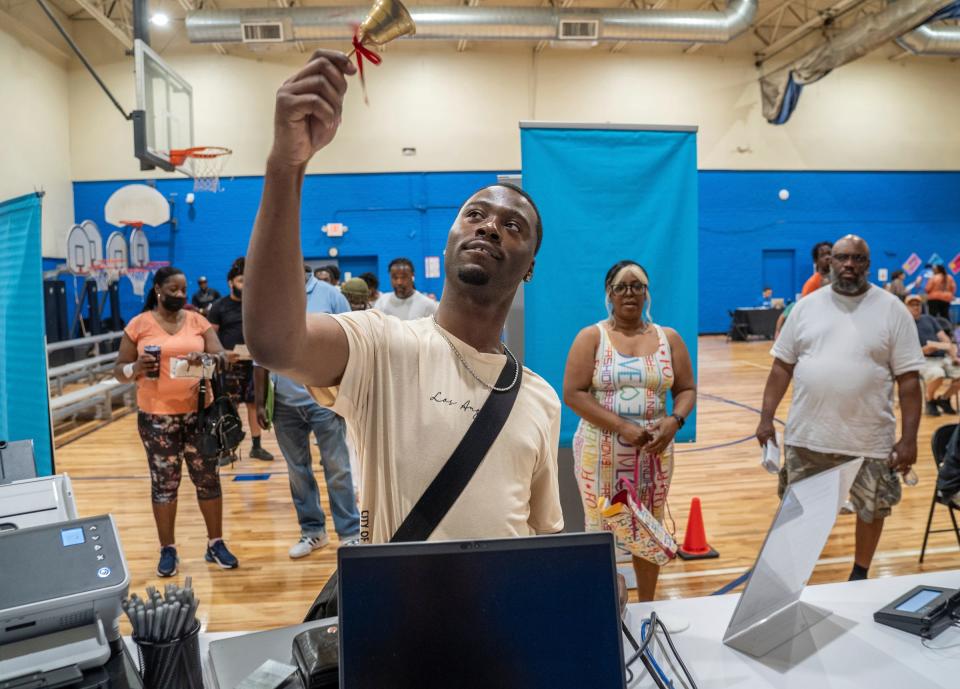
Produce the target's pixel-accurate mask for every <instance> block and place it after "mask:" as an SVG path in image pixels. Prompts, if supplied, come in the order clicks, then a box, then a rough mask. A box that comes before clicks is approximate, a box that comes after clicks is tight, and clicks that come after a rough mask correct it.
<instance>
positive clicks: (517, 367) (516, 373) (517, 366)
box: [433, 316, 520, 392]
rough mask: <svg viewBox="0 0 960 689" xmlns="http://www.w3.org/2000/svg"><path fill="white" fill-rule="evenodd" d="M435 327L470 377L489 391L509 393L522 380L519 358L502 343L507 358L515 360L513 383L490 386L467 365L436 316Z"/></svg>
mask: <svg viewBox="0 0 960 689" xmlns="http://www.w3.org/2000/svg"><path fill="white" fill-rule="evenodd" d="M433 327H434V328H436V329H437V332H438V333H440V337H442V338H443V340H444V342H446V343H447V345H448V346H449V347H450V349H451V350H452V351H453V353H454V354H456V355H457V358H458V359H459V360H460V363H461V364H463V367H464V368H465V369H467V370H468V371H469V372H470V375H471V376H473V377H474V378H476V379H477V382H479V383H480V384H481V385H482V386H483V387H485V388H487V389H489V390H493V391H494V392H509V391H510V390H512V389H513V386H514V385H516V384H517V380H519V378H520V362H518V361H517V357H515V356H514V355H513V352H511V351H510V348H509V347H507V345H505V344H504V343H503V342H501V343H500V346H501V347H503V350H504V352H506V354H507V356H509V357H510V358H511V359H513V366H514V371H513V382H512V383H510V385H508V386H507V387H505V388H498V387H497V386H496V385H490V384H489V383H488V382H486V381H485V380H484V379H483V378H481V377H480V376H478V375H477V372H476V371H474V370H473V369H472V368H470V364H468V363H467V360H466V359H464V358H463V355H462V354H461V353H460V352H459V350H458V349H457V348H456V347H454V346H453V343H452V342H451V341H450V338H448V337H447V336H446V335H445V334H444V333H443V329H442V328H441V327H440V324H439V323H437V317H436V316H433Z"/></svg>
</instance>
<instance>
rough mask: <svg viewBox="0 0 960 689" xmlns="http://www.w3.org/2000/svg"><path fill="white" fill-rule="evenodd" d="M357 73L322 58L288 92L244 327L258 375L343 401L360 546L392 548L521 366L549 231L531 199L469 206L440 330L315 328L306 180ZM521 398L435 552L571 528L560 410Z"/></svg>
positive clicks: (398, 325)
mask: <svg viewBox="0 0 960 689" xmlns="http://www.w3.org/2000/svg"><path fill="white" fill-rule="evenodd" d="M354 71H355V68H354V67H353V66H352V65H351V64H350V62H349V61H348V60H347V59H346V58H345V56H344V55H343V54H341V53H335V52H330V51H317V52H316V53H314V56H313V57H312V58H311V60H310V62H309V63H308V64H307V65H306V66H305V67H304V68H303V69H302V70H300V72H298V73H297V74H296V75H294V76H293V77H292V78H291V79H289V80H288V81H287V82H286V83H285V84H284V85H283V86H282V87H281V88H280V90H279V91H278V92H277V102H276V114H275V133H274V142H273V148H272V150H271V152H270V156H269V158H268V161H267V170H266V174H265V176H264V186H263V198H262V200H261V205H260V211H259V213H258V215H257V221H256V224H255V226H254V230H253V235H252V236H251V239H250V248H249V251H248V253H247V265H246V270H245V275H244V278H245V282H246V284H245V292H244V322H245V323H246V324H247V325H248V326H249V328H248V330H247V332H246V333H245V335H246V342H247V346H248V347H249V349H250V351H251V354H253V356H254V357H255V358H256V359H257V361H258V362H261V363H262V364H263V365H264V366H266V367H267V368H270V369H271V370H274V371H277V372H278V373H280V374H282V375H285V376H288V377H291V378H293V379H294V380H298V381H300V382H302V383H304V384H306V385H308V386H310V387H311V388H329V387H332V386H339V391H338V392H337V395H336V401H335V404H334V410H335V411H337V412H338V413H339V414H341V415H343V416H344V418H345V419H347V421H348V423H350V425H351V427H352V429H353V432H354V433H353V435H354V437H355V439H356V442H357V451H358V454H359V457H360V470H361V485H360V494H361V527H360V528H361V532H362V533H361V536H362V537H363V539H364V540H365V541H367V542H373V543H383V542H386V541H388V540H389V539H390V537H391V536H392V535H393V533H394V532H395V531H396V529H397V528H398V527H399V526H400V523H401V522H402V521H403V519H404V518H405V517H406V515H407V514H408V513H409V511H410V509H411V508H412V507H413V505H414V504H415V503H416V501H417V500H418V499H419V498H420V496H421V495H422V494H423V492H424V490H426V488H427V486H428V485H429V484H430V482H431V481H432V480H433V479H434V477H435V476H436V475H437V473H438V472H439V471H440V468H441V467H442V466H443V465H444V463H445V462H446V461H447V459H449V457H450V455H451V453H452V452H453V450H454V448H455V447H456V446H457V445H458V444H459V442H460V440H461V438H462V437H463V436H464V434H465V433H466V431H467V429H468V428H469V426H470V423H471V422H472V421H473V417H474V415H475V414H476V413H477V412H478V411H479V410H480V408H481V407H482V406H483V403H484V402H485V401H486V399H487V397H488V396H489V395H490V394H491V388H492V386H494V385H495V384H496V381H497V378H498V376H499V375H500V371H501V370H502V369H503V368H504V366H505V365H506V366H508V367H510V368H508V370H513V371H516V367H518V366H519V365H520V364H519V363H518V362H517V361H516V360H515V359H514V358H513V356H512V355H509V353H508V352H507V351H506V348H505V347H504V346H503V344H502V343H501V342H500V333H501V332H502V330H503V325H504V322H505V320H506V317H507V313H508V312H509V310H510V305H511V303H512V301H513V297H514V295H515V294H516V291H517V288H518V287H519V285H520V282H521V280H527V281H529V280H530V279H531V278H532V276H533V267H534V256H535V254H536V252H537V250H538V249H539V248H540V241H541V239H542V233H543V230H542V226H541V221H540V214H539V212H538V211H537V208H536V206H535V205H534V203H533V201H532V199H530V197H529V196H527V195H526V194H525V193H524V192H523V191H521V190H520V189H518V188H516V187H512V186H510V185H502V184H497V185H492V186H490V187H487V188H485V189H482V190H480V191H479V192H477V193H476V194H474V195H473V196H471V197H470V198H469V199H467V201H466V203H465V204H464V205H463V207H462V208H461V209H460V212H459V213H458V214H457V218H456V220H455V221H454V224H453V226H452V227H451V229H450V234H449V236H448V238H447V246H446V250H445V252H444V268H445V272H446V275H445V282H444V291H443V299H442V300H441V302H440V305H439V307H438V309H437V312H436V314H435V316H434V317H432V318H424V319H420V320H414V321H400V320H398V319H396V318H394V317H391V316H386V315H384V314H382V313H376V312H371V311H362V312H356V313H351V314H343V315H341V316H338V317H333V316H329V315H326V314H309V315H308V316H307V317H306V319H305V318H304V313H305V312H306V307H305V303H304V293H303V285H302V283H301V281H300V279H299V270H300V266H302V265H303V260H302V256H301V252H300V194H301V189H302V186H303V177H304V173H305V169H306V165H307V163H308V161H309V160H310V158H312V157H313V155H314V154H315V153H316V152H317V151H319V150H320V149H321V148H323V147H324V146H326V145H327V144H329V143H330V141H332V139H333V138H334V136H335V134H336V131H337V128H338V127H339V124H340V120H341V117H342V106H343V93H344V92H345V90H346V87H347V84H346V80H345V78H344V76H345V75H349V74H353V73H354ZM294 268H296V270H295V269H294ZM515 382H516V381H515ZM516 384H519V385H521V386H522V387H521V389H520V391H519V394H518V396H517V400H516V403H515V405H514V407H513V410H512V411H511V413H510V416H509V418H508V419H507V422H506V424H505V426H504V428H503V429H502V430H501V432H500V435H499V436H498V438H497V440H496V441H495V442H494V445H493V447H492V448H491V449H490V451H489V452H488V453H487V455H486V457H485V458H484V460H483V462H482V463H481V464H480V467H479V468H478V469H477V472H476V474H475V475H474V476H473V478H472V479H471V480H470V483H469V484H468V485H467V487H466V489H465V490H464V492H463V494H462V495H461V496H460V497H459V498H458V499H457V501H456V503H455V504H454V505H453V507H452V508H451V509H450V511H449V513H448V514H447V516H446V517H445V518H444V519H443V521H442V522H441V523H440V525H439V527H438V528H437V529H436V530H435V531H434V533H433V536H432V538H433V539H466V538H492V537H504V536H525V535H531V534H535V533H554V532H557V531H560V530H561V529H562V528H563V517H562V514H561V510H560V497H559V489H558V483H557V458H556V453H557V443H558V439H559V427H560V400H559V398H558V397H557V394H556V392H554V390H553V389H552V388H551V387H550V386H549V385H547V384H546V382H544V381H543V379H541V378H539V377H538V376H537V375H536V374H534V373H533V372H531V371H529V370H526V369H524V372H523V376H522V382H521V383H516Z"/></svg>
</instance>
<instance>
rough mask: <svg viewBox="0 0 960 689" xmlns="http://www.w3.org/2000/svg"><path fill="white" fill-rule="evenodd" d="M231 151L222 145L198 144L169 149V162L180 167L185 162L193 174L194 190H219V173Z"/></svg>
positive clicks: (228, 158) (231, 153)
mask: <svg viewBox="0 0 960 689" xmlns="http://www.w3.org/2000/svg"><path fill="white" fill-rule="evenodd" d="M231 155H233V151H231V150H230V149H229V148H224V147H223V146H198V147H195V148H185V149H180V150H172V151H170V162H171V163H173V164H174V165H175V166H177V167H180V166H181V165H184V164H186V166H187V168H188V169H189V170H190V174H191V175H193V190H194V191H212V192H214V193H216V192H218V191H220V173H221V172H222V171H223V168H224V166H226V164H227V161H228V160H230V156H231Z"/></svg>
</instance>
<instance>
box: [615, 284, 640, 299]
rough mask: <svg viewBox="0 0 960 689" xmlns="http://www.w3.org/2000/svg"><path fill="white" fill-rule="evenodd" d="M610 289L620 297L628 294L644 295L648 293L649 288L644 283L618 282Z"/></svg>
mask: <svg viewBox="0 0 960 689" xmlns="http://www.w3.org/2000/svg"><path fill="white" fill-rule="evenodd" d="M610 289H611V291H612V292H613V293H614V294H616V295H618V296H620V295H623V294H627V293H628V292H629V293H630V294H643V293H644V292H646V291H647V286H646V285H645V284H643V283H642V282H630V283H624V282H618V283H617V284H615V285H614V286H613V287H611V288H610Z"/></svg>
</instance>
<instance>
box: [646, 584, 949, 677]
mask: <svg viewBox="0 0 960 689" xmlns="http://www.w3.org/2000/svg"><path fill="white" fill-rule="evenodd" d="M924 584H925V585H930V586H943V587H948V588H960V570H954V571H948V572H932V573H929V574H915V575H910V576H903V577H890V578H886V579H870V580H867V581H858V582H850V583H842V584H823V585H820V586H810V587H808V588H807V589H806V590H805V591H804V594H803V600H804V601H806V602H808V603H811V604H813V605H817V606H819V607H822V608H826V609H827V610H831V611H832V612H833V614H832V615H831V616H830V617H828V618H827V619H825V620H823V621H821V622H819V623H818V624H816V625H814V626H813V627H812V628H811V629H809V630H807V632H805V633H803V634H801V635H800V636H798V637H797V638H795V639H794V640H793V641H791V642H788V643H786V644H784V645H783V646H781V647H779V648H777V649H775V650H773V651H771V652H770V653H769V654H768V655H766V656H764V657H763V658H753V657H751V656H748V655H745V654H743V653H740V652H739V651H735V650H734V649H732V648H729V647H727V646H725V645H724V644H723V641H722V639H723V633H724V631H725V630H726V628H727V623H728V622H729V621H730V617H731V616H732V615H733V609H734V607H735V606H736V604H737V600H738V599H739V594H732V595H727V596H708V597H706V598H688V599H681V600H672V601H656V602H654V603H635V604H632V605H630V606H629V626H630V628H631V631H632V632H633V633H634V636H636V638H637V640H639V639H640V622H641V621H642V620H643V619H644V618H646V617H648V616H649V614H650V611H656V612H657V614H658V615H661V614H662V615H664V616H667V617H669V616H671V615H672V616H675V617H681V618H685V619H686V620H688V621H689V622H690V627H689V628H688V629H687V630H686V631H683V632H680V633H677V634H673V635H671V636H672V638H673V642H674V644H675V645H676V646H677V650H678V651H679V652H680V655H681V657H682V658H683V661H684V663H686V665H687V667H688V668H689V669H690V671H691V673H692V674H693V677H694V679H695V680H696V682H697V686H698V687H699V688H700V689H711V688H712V689H721V688H722V689H735V688H744V689H746V688H747V687H749V688H750V689H757V688H762V687H776V689H793V688H796V689H847V688H850V689H886V688H887V687H889V688H890V689H935V688H937V687H942V688H944V689H957V688H958V687H960V628H957V627H952V628H950V629H948V630H946V631H944V632H943V633H942V634H940V636H938V637H937V638H936V639H933V640H931V641H928V642H927V643H928V644H929V645H930V646H937V647H945V646H951V645H952V647H951V648H945V649H943V650H932V649H928V648H925V647H924V646H923V645H922V644H921V639H920V637H918V636H914V635H913V634H908V633H907V632H902V631H899V630H897V629H894V628H892V627H887V626H884V625H881V624H877V623H876V622H874V621H873V613H874V612H876V611H877V610H879V609H880V608H882V607H883V606H885V605H887V604H888V603H890V602H892V601H893V600H894V599H896V598H897V597H898V596H900V595H902V594H904V593H906V592H907V591H909V590H910V589H912V588H913V587H915V586H920V585H924ZM656 657H657V659H658V661H659V659H660V655H659V654H658V655H657V656H656ZM661 665H663V664H662V663H661ZM632 669H633V671H634V674H638V673H641V674H642V676H641V677H638V678H636V679H635V681H634V683H633V684H632V685H630V686H631V688H632V687H653V686H655V685H654V684H653V682H652V680H651V679H650V677H649V676H648V675H646V673H645V672H644V669H643V665H642V664H641V663H640V662H639V661H638V662H637V663H636V664H635V665H634V666H633V668H632ZM667 675H668V677H670V678H671V679H674V686H675V687H676V689H681V687H682V686H683V685H682V684H681V683H680V682H678V681H676V679H675V678H676V676H677V675H675V674H674V673H672V672H670V671H667Z"/></svg>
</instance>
